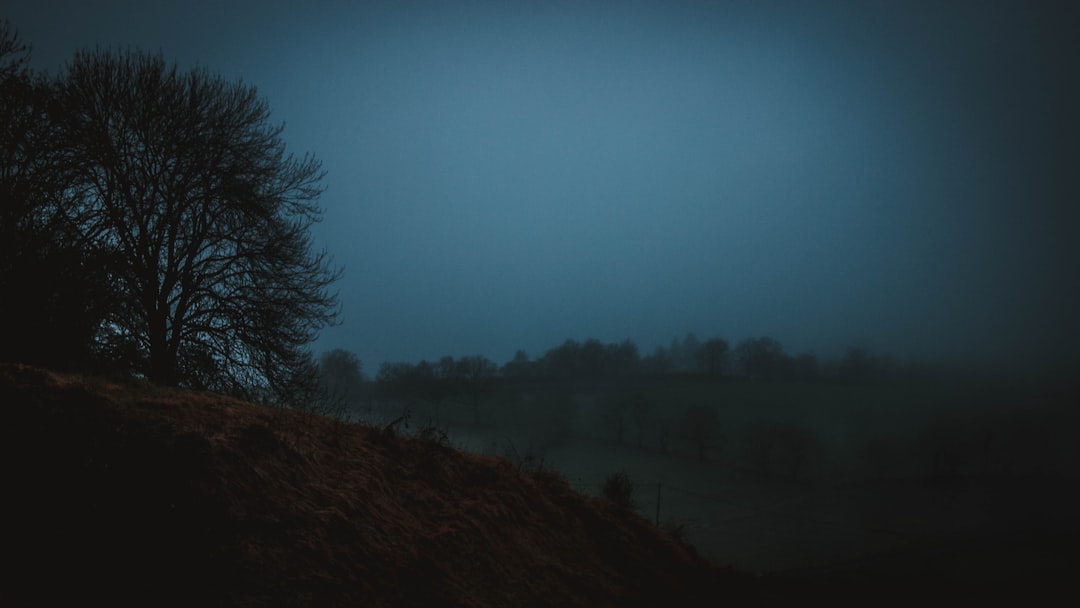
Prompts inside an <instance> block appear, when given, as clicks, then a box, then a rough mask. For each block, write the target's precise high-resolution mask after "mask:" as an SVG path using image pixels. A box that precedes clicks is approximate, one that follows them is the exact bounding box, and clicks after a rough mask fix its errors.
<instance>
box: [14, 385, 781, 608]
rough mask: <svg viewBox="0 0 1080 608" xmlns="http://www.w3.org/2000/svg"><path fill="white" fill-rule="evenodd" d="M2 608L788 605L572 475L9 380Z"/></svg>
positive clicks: (280, 421) (251, 411) (223, 403)
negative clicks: (66, 605) (73, 603)
mask: <svg viewBox="0 0 1080 608" xmlns="http://www.w3.org/2000/svg"><path fill="white" fill-rule="evenodd" d="M0 403H2V404H3V408H4V410H5V421H4V424H3V427H2V429H3V430H2V431H0V445H2V448H0V449H2V450H3V452H2V456H3V458H2V463H3V464H2V478H3V480H4V501H3V522H4V543H3V545H4V549H5V553H6V556H7V557H8V560H6V561H7V562H8V563H9V564H12V565H9V567H7V568H5V569H3V570H0V571H2V572H3V574H2V575H0V600H4V601H2V602H0V603H4V604H8V603H9V602H10V603H12V604H20V605H21V604H23V603H27V602H29V603H34V604H38V603H45V604H52V603H55V602H57V601H60V600H66V601H70V600H74V599H78V600H80V601H87V602H88V601H91V600H95V599H100V600H103V601H106V602H108V603H110V604H116V603H125V604H134V603H138V604H140V605H161V604H185V605H244V606H255V605H258V606H265V605H290V606H294V605H364V606H391V605H393V606H398V605H425V606H427V605H459V606H529V605H535V606H541V605H543V606H551V605H565V606H584V605H597V606H622V605H650V606H655V605H669V606H670V605H716V601H717V598H726V599H727V600H738V601H739V603H740V604H744V603H750V604H756V603H762V602H764V603H771V601H770V600H774V599H777V598H778V597H779V595H777V594H779V593H780V590H781V589H786V587H785V586H784V585H781V584H780V583H778V582H774V581H768V584H765V583H764V582H762V581H761V580H759V579H754V578H752V577H749V576H745V575H742V574H739V573H736V572H733V571H730V570H724V569H721V568H717V567H715V566H713V565H711V564H709V563H708V562H706V561H705V560H703V559H702V558H699V557H698V556H696V555H695V554H694V553H693V552H692V551H691V550H688V549H687V548H684V547H682V546H680V545H679V544H678V543H676V542H675V541H673V540H672V539H670V538H669V537H667V536H665V534H664V533H662V532H661V531H659V530H657V529H655V528H654V527H653V526H651V525H650V524H649V523H648V522H647V521H645V520H644V519H642V518H640V517H638V516H637V515H633V514H631V513H628V512H625V511H623V510H620V509H619V508H617V507H615V506H614V505H612V504H610V503H608V502H606V501H604V500H602V499H598V498H588V497H585V496H582V495H580V494H578V493H576V492H575V491H573V490H572V489H571V488H570V487H569V486H568V485H567V484H566V483H565V482H564V481H563V480H562V479H560V478H559V477H558V476H557V475H555V474H552V473H545V472H539V473H538V472H525V471H521V470H519V469H517V468H515V467H514V466H512V465H510V464H509V463H507V462H506V461H504V460H501V459H496V458H491V457H485V456H478V455H471V454H465V453H462V452H458V451H455V450H452V449H449V448H447V447H444V446H443V445H441V444H440V443H439V442H438V441H432V440H427V441H425V440H422V439H417V438H410V437H404V436H400V435H398V434H395V433H394V432H392V431H386V430H384V429H378V428H370V427H362V426H352V425H343V424H340V423H336V422H333V421H331V420H328V419H325V418H319V417H311V416H306V415H304V414H302V413H299V412H294V411H288V410H279V409H272V408H266V407H259V406H255V405H251V404H248V403H244V402H240V401H236V400H232V399H229V398H226V397H222V396H218V395H214V394H204V393H192V392H182V391H172V390H163V389H155V388H153V387H149V386H145V385H141V384H134V383H114V382H109V381H105V380H98V379H85V378H81V377H75V376H65V375H58V374H54V373H51V372H46V371H42V370H37V369H32V368H27V367H23V366H0Z"/></svg>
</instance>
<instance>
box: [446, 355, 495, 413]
mask: <svg viewBox="0 0 1080 608" xmlns="http://www.w3.org/2000/svg"><path fill="white" fill-rule="evenodd" d="M497 373H498V368H497V367H495V363H493V362H492V361H491V360H490V359H488V358H487V357H484V356H482V355H473V356H470V357H461V358H459V359H458V360H457V362H456V364H455V366H454V374H455V376H457V378H458V382H459V384H460V387H461V390H462V391H464V392H465V394H467V395H468V396H469V404H470V405H471V406H472V413H473V424H479V423H480V400H481V399H483V398H484V397H486V396H487V395H488V394H489V393H490V392H491V389H492V387H493V386H494V384H495V376H496V374H497Z"/></svg>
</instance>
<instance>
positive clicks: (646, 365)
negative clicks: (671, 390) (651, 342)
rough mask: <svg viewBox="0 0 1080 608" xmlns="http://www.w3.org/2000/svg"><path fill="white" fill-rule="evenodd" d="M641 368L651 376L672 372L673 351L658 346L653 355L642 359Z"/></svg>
mask: <svg viewBox="0 0 1080 608" xmlns="http://www.w3.org/2000/svg"><path fill="white" fill-rule="evenodd" d="M641 368H642V370H643V371H644V372H646V373H649V374H665V373H667V372H669V371H671V368H672V361H671V351H669V350H668V349H666V348H664V347H663V346H657V347H656V348H655V349H653V352H652V354H650V355H648V356H646V357H643V358H642V359H641Z"/></svg>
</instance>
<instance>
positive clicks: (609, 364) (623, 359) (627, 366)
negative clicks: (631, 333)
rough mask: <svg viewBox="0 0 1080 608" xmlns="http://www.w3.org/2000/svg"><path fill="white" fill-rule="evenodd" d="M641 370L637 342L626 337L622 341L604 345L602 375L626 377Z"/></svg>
mask: <svg viewBox="0 0 1080 608" xmlns="http://www.w3.org/2000/svg"><path fill="white" fill-rule="evenodd" d="M640 370H641V356H640V355H639V354H638V347H637V344H634V341H633V340H631V339H629V338H627V339H626V340H623V341H622V342H618V343H612V344H608V345H607V346H605V347H604V375H605V376H607V377H619V378H622V377H626V376H632V375H634V374H637V373H638V372H639V371H640Z"/></svg>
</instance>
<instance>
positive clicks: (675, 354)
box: [669, 332, 701, 372]
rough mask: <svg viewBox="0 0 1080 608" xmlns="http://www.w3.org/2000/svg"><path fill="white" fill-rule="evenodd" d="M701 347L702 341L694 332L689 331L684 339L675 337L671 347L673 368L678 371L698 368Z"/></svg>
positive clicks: (689, 370) (690, 370)
mask: <svg viewBox="0 0 1080 608" xmlns="http://www.w3.org/2000/svg"><path fill="white" fill-rule="evenodd" d="M700 348H701V342H700V341H698V338H697V336H696V335H695V334H694V332H687V334H686V336H684V337H683V339H682V341H679V339H678V338H675V339H673V340H672V341H671V348H670V349H669V353H670V355H671V365H672V369H674V370H675V371H678V372H692V371H694V370H695V369H696V368H697V353H698V349H700Z"/></svg>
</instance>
